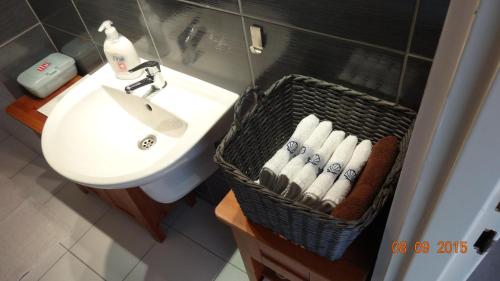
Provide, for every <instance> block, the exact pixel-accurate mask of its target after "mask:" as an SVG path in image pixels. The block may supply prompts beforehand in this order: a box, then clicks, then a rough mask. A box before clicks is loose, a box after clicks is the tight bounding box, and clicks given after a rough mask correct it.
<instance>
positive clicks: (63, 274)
mask: <svg viewBox="0 0 500 281" xmlns="http://www.w3.org/2000/svg"><path fill="white" fill-rule="evenodd" d="M40 280H41V281H102V280H104V279H102V278H101V277H99V275H97V274H96V273H95V272H93V271H92V270H91V269H90V268H88V267H87V266H86V265H85V264H83V263H82V262H81V261H79V260H78V259H77V258H76V257H74V256H73V255H72V254H70V253H67V254H66V255H64V257H62V258H61V259H60V260H59V261H58V262H57V263H56V264H55V265H54V267H52V268H51V269H50V270H49V271H48V272H47V273H46V274H45V275H44V276H43V278H42V279H40Z"/></svg>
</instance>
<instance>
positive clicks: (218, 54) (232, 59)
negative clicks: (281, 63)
mask: <svg viewBox="0 0 500 281" xmlns="http://www.w3.org/2000/svg"><path fill="white" fill-rule="evenodd" d="M140 3H141V6H142V7H143V10H144V13H146V14H148V16H147V20H148V25H149V27H150V30H151V33H152V35H153V38H154V40H155V44H156V46H157V48H158V52H159V53H160V57H161V59H162V62H163V63H164V64H165V65H166V66H168V67H172V68H174V69H176V70H179V71H182V72H185V73H188V74H190V75H193V76H196V77H198V78H200V79H203V80H206V81H209V82H211V83H213V84H216V85H219V86H222V87H224V88H226V89H229V90H232V91H236V92H238V93H240V92H242V91H243V90H244V89H245V88H246V87H247V86H249V85H250V84H251V78H250V70H249V65H248V57H247V54H246V45H245V39H244V36H243V31H242V26H241V18H240V17H239V16H235V15H232V14H228V13H223V12H218V11H214V10H211V9H206V8H201V7H197V6H193V5H189V4H185V3H181V2H178V1H164V0H141V1H140Z"/></svg>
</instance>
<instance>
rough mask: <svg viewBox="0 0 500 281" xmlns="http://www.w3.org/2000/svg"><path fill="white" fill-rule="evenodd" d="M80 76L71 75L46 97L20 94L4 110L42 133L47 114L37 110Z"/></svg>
mask: <svg viewBox="0 0 500 281" xmlns="http://www.w3.org/2000/svg"><path fill="white" fill-rule="evenodd" d="M81 78H82V77H81V76H79V75H77V76H75V77H73V79H71V80H69V81H68V82H67V83H66V84H64V85H63V86H62V87H61V88H59V89H58V90H57V91H55V92H54V93H52V94H50V95H49V96H48V97H46V98H43V99H40V98H35V97H33V96H27V95H26V96H22V97H20V98H19V99H17V100H16V101H15V102H13V103H12V104H10V105H9V106H8V107H7V108H6V109H5V111H7V113H8V114H9V115H11V116H12V117H14V119H16V120H18V121H20V122H21V123H23V124H24V125H26V126H27V127H29V128H31V129H32V130H33V131H35V132H37V133H38V134H40V135H41V134H42V130H43V125H44V124H45V121H46V120H47V116H45V115H43V114H42V113H40V112H38V111H37V110H38V109H39V108H40V107H42V106H43V105H45V104H46V103H48V102H49V101H50V100H51V99H53V98H55V97H57V96H58V95H60V94H61V93H62V92H64V90H66V89H67V88H69V87H70V86H71V85H73V84H75V83H76V82H77V81H78V80H80V79H81Z"/></svg>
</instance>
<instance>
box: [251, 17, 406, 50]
mask: <svg viewBox="0 0 500 281" xmlns="http://www.w3.org/2000/svg"><path fill="white" fill-rule="evenodd" d="M242 16H243V17H246V18H249V19H253V20H258V21H263V22H267V23H271V24H274V25H278V26H282V27H286V28H292V29H296V30H300V31H304V32H308V33H313V34H316V35H321V36H325V37H328V38H332V39H337V40H340V41H344V42H349V43H354V44H358V45H363V46H365V47H371V48H376V49H380V50H384V51H387V52H392V53H396V54H399V55H404V54H405V52H404V51H400V50H397V49H393V48H389V47H385V46H381V45H377V44H372V43H368V42H363V41H359V40H355V39H349V38H345V37H340V36H337V35H333V34H328V33H323V32H320V31H315V30H311V29H307V28H302V27H298V26H295V25H292V24H287V23H283V22H279V21H275V20H271V19H264V18H261V17H257V16H251V15H246V14H242Z"/></svg>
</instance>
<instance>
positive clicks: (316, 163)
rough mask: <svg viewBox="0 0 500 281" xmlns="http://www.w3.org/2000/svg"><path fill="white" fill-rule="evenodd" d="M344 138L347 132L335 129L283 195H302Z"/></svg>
mask: <svg viewBox="0 0 500 281" xmlns="http://www.w3.org/2000/svg"><path fill="white" fill-rule="evenodd" d="M344 138H345V133H344V132H343V131H333V132H332V133H331V134H330V135H329V136H328V138H327V139H326V141H325V142H324V143H323V145H322V146H321V148H320V149H319V150H318V152H317V153H315V154H313V155H312V156H311V157H310V158H309V160H308V161H307V163H306V164H305V165H304V167H302V169H300V171H299V172H298V173H297V175H296V176H295V177H293V179H292V182H291V183H290V185H289V186H288V187H287V189H286V190H285V192H284V193H283V195H284V196H287V197H289V198H292V199H294V198H297V196H299V195H301V194H302V193H303V192H304V190H306V189H307V188H308V187H309V186H310V185H311V184H312V183H313V182H314V180H315V179H316V177H317V176H318V170H319V169H323V167H325V164H326V161H328V159H330V157H331V156H332V154H333V152H334V151H335V150H336V149H337V147H338V146H339V144H340V143H341V142H342V141H343V140H344Z"/></svg>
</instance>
